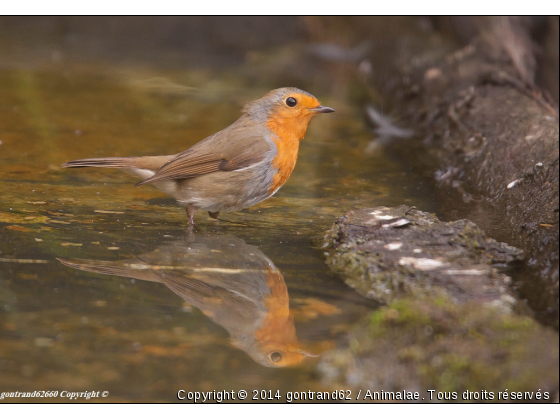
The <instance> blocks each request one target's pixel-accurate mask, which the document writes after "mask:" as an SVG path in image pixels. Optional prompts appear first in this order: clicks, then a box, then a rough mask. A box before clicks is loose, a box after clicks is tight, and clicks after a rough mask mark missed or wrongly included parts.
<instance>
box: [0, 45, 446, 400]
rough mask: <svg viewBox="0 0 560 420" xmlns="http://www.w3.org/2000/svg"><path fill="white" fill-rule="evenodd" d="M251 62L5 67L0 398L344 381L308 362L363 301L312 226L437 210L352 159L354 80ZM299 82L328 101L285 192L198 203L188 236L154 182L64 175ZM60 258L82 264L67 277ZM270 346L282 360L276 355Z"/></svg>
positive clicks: (0, 108)
mask: <svg viewBox="0 0 560 420" xmlns="http://www.w3.org/2000/svg"><path fill="white" fill-rule="evenodd" d="M4 58H5V57H4ZM251 60H252V59H251ZM251 60H248V62H245V64H243V65H240V66H238V67H232V68H228V69H226V70H223V69H222V70H208V69H206V70H200V69H196V68H190V67H182V68H180V69H178V67H173V66H171V67H169V66H166V67H164V66H161V67H158V66H157V65H154V64H153V63H152V65H150V66H141V65H129V64H123V63H117V64H115V63H114V62H109V63H100V62H96V63H95V64H92V63H91V62H79V61H78V62H73V63H67V62H66V63H64V65H61V64H60V63H58V62H56V63H55V64H47V65H44V64H41V65H37V64H36V63H35V64H34V63H33V62H32V60H31V62H27V63H24V64H22V63H21V62H19V61H17V60H16V61H13V62H9V63H8V64H6V63H7V62H6V61H5V62H4V64H5V65H4V66H2V67H1V68H0V92H1V94H0V141H1V143H0V192H1V195H0V304H1V306H2V308H3V310H2V311H0V328H2V329H1V331H0V388H1V390H2V391H8V390H10V391H11V390H20V391H33V390H59V391H62V390H69V391H85V390H90V391H105V390H106V391H109V397H108V399H109V400H110V401H177V399H176V394H177V391H178V390H179V389H184V390H191V391H195V390H196V391H212V390H223V389H225V390H231V389H233V390H236V391H237V390H240V389H245V390H247V391H248V392H249V393H250V395H251V391H252V390H280V391H281V392H282V395H285V392H286V391H288V390H291V391H296V390H297V391H303V390H308V389H312V390H330V391H332V390H333V389H336V388H338V387H340V386H341V385H340V384H336V383H327V382H324V381H323V382H320V381H319V379H318V378H319V376H318V374H317V371H316V369H315V366H316V363H317V361H318V360H320V357H321V353H322V352H324V351H325V350H327V349H329V348H332V347H333V346H334V343H335V342H336V340H337V337H338V336H339V335H340V334H341V333H344V332H345V331H347V330H348V329H349V328H350V327H351V325H352V324H353V323H355V322H356V321H357V320H359V319H360V318H361V317H362V316H363V315H364V314H366V313H367V312H368V311H370V310H371V309H372V308H375V304H374V303H372V302H371V301H369V300H366V299H364V298H361V297H360V296H359V295H357V293H356V292H354V291H353V290H351V289H350V288H348V287H347V286H345V285H344V283H343V282H342V281H341V280H340V278H338V277H337V276H336V275H335V274H333V273H331V271H330V270H329V269H328V267H327V266H326V265H325V263H324V258H323V255H322V253H323V251H322V250H321V249H320V248H319V241H320V237H321V235H322V233H323V232H324V230H325V229H327V228H329V227H330V226H331V225H332V223H333V221H334V220H335V218H336V217H337V216H339V215H341V214H343V213H344V212H346V211H348V210H350V209H352V208H358V207H367V206H379V205H384V206H393V205H399V204H402V203H406V204H409V205H416V206H417V207H418V208H421V209H422V210H424V211H434V210H435V209H436V208H435V204H434V203H433V202H432V201H430V197H431V196H432V194H431V193H430V190H429V187H428V186H426V185H425V184H424V183H423V181H422V180H421V179H419V178H417V177H415V176H414V175H412V174H411V173H409V172H408V171H407V168H405V167H403V166H402V165H401V164H400V163H399V162H397V161H395V160H394V159H393V158H392V157H391V156H388V155H385V154H384V153H383V150H381V149H378V150H376V151H374V152H373V153H370V154H368V153H366V152H365V150H366V148H367V146H368V144H369V142H370V141H371V139H372V135H371V133H370V131H369V129H368V128H367V126H366V124H365V123H364V121H363V117H362V111H361V110H360V108H359V107H358V106H357V105H355V101H353V100H352V78H351V76H348V75H345V74H343V75H342V76H340V75H339V76H337V77H338V79H337V83H336V85H335V86H331V84H329V83H324V82H323V81H321V80H322V79H321V75H320V74H318V73H317V69H316V68H315V70H314V68H313V66H311V67H310V69H311V70H310V71H309V73H306V74H303V75H302V74H300V73H298V74H297V75H295V76H294V73H289V72H288V74H290V76H289V77H286V76H285V74H282V73H281V72H277V73H267V76H266V77H265V78H262V79H258V80H256V79H255V78H254V73H255V72H258V71H260V70H259V69H261V70H262V71H266V69H267V68H270V66H271V63H275V61H274V60H277V61H279V62H281V63H284V62H285V61H286V60H288V61H290V60H292V61H293V58H286V56H285V54H284V53H282V51H280V52H279V53H277V54H276V55H275V56H272V58H271V57H265V58H263V59H262V60H261V61H258V60H257V62H256V63H255V62H254V60H253V61H251ZM55 61H56V60H55ZM278 74H282V75H278ZM295 82H297V84H298V87H301V88H303V89H306V90H309V91H310V92H312V93H313V94H314V95H315V96H317V98H319V99H320V100H321V102H322V103H323V104H324V105H328V106H332V107H334V108H335V109H336V110H337V112H336V113H335V114H328V115H321V116H318V117H317V118H315V120H314V121H313V122H312V123H311V125H310V127H309V130H308V133H307V136H306V138H305V140H304V141H303V142H302V144H301V148H300V154H299V160H298V163H297V165H296V168H295V171H294V173H293V174H292V176H291V178H290V179H289V181H288V182H287V183H286V184H285V186H284V187H283V188H282V189H280V191H279V192H278V193H277V194H276V195H275V196H274V197H272V198H270V199H268V200H266V201H264V202H262V203H260V204H258V205H256V206H254V207H252V208H250V209H246V210H243V211H240V212H236V213H231V214H227V215H224V219H227V220H229V221H230V222H231V223H230V222H225V221H221V222H217V221H214V220H212V219H209V218H208V217H207V216H206V215H205V214H204V213H202V212H199V214H198V215H197V216H196V219H195V220H196V223H197V228H196V229H195V230H194V232H191V233H189V232H188V229H187V227H188V225H187V220H186V217H185V213H184V209H182V208H180V207H179V206H177V205H176V204H175V203H174V200H172V199H170V198H168V197H167V196H165V195H164V194H163V193H161V192H159V191H158V190H156V189H155V188H153V187H151V186H143V187H140V188H133V187H132V186H133V185H134V183H135V182H136V181H137V180H136V179H135V178H134V177H132V176H130V175H128V174H125V173H123V172H120V171H117V170H98V169H78V170H63V169H61V168H60V165H61V164H62V163H63V162H65V161H68V160H72V159H77V158H86V157H101V156H131V155H152V154H153V155H155V154H170V153H177V152H180V151H182V150H184V149H186V148H188V147H189V146H191V145H193V144H195V143H196V142H198V141H200V140H201V139H203V138H204V137H206V136H208V135H210V134H212V133H214V132H216V131H218V130H220V129H222V128H224V127H225V126H227V125H228V124H230V123H232V122H233V121H234V120H235V119H236V118H237V117H238V116H239V115H240V114H239V113H240V109H241V107H242V106H243V104H245V103H246V102H248V101H250V100H252V99H255V98H257V97H259V96H261V95H262V94H264V93H266V92H267V91H268V90H270V89H272V88H276V87H280V86H283V85H291V84H296V83H295ZM57 259H63V260H65V261H67V263H68V261H73V262H74V264H76V263H78V264H80V263H81V264H83V263H84V262H83V261H82V262H79V261H77V259H82V260H83V259H86V260H90V261H89V262H88V265H87V266H81V268H82V269H81V270H80V269H76V268H72V267H68V266H66V265H63V264H62V263H61V262H60V261H59V260H57ZM107 267H112V269H110V270H109V271H107ZM115 267H118V268H115ZM96 270H97V271H100V270H101V271H103V270H105V272H108V273H109V274H99V273H92V272H91V271H96ZM111 270H112V271H111ZM119 270H120V271H119ZM115 274H119V275H115ZM147 280H152V281H147ZM193 282H194V283H193ZM248 285H253V286H251V287H249V286H248ZM284 285H285V286H284ZM247 287H249V289H251V290H252V291H251V290H248V289H247ZM250 293H255V295H254V296H253V295H251V296H252V299H250V300H251V301H252V302H253V303H254V304H255V307H254V308H251V309H250V308H249V307H247V308H246V310H242V309H243V308H244V306H243V305H244V303H240V302H239V299H237V298H238V297H239V296H240V295H244V296H245V297H247V296H249V295H250ZM249 297H250V296H249ZM236 299H237V300H236ZM242 302H243V301H242ZM288 302H289V314H288V313H286V309H287V304H288ZM236 317H238V318H236ZM239 317H241V318H239ZM263 319H264V320H267V321H266V322H264V321H263ZM267 326H268V327H267ZM267 328H268V329H267ZM275 352H280V353H282V359H281V360H282V362H281V363H276V362H274V361H272V362H271V354H272V353H275ZM305 354H307V355H308V356H305ZM302 355H303V357H301V356H302ZM273 358H274V359H277V355H275V357H273ZM274 364H291V366H290V367H284V368H280V369H275V368H271V367H270V366H271V365H274ZM57 401H59V399H57Z"/></svg>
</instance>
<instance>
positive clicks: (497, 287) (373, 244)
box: [324, 205, 523, 312]
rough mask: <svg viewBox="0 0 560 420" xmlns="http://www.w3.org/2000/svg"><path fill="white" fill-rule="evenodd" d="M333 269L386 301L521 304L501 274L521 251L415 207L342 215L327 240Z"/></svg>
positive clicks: (460, 222) (462, 222)
mask: <svg viewBox="0 0 560 420" xmlns="http://www.w3.org/2000/svg"><path fill="white" fill-rule="evenodd" d="M324 247H325V248H330V250H329V251H328V257H327V264H329V265H330V266H331V267H333V268H334V269H335V270H336V271H338V272H340V273H341V274H342V275H343V277H344V279H345V281H346V283H347V284H349V285H350V286H351V287H353V288H355V289H356V290H357V291H358V292H360V293H361V294H363V295H365V296H368V297H371V298H374V299H377V300H379V301H382V302H392V301H394V300H395V299H397V298H402V297H406V296H416V297H418V296H445V297H447V298H449V299H450V300H451V301H453V302H455V303H465V302H469V301H475V302H481V303H484V304H487V305H491V306H496V307H498V308H500V309H501V310H502V311H506V312H507V311H510V310H511V309H512V308H513V306H514V305H515V303H516V298H515V297H514V295H513V294H512V293H511V291H510V290H509V288H508V286H507V285H508V284H509V283H510V282H511V279H510V277H508V276H507V275H506V274H504V273H502V272H501V271H500V270H502V269H504V268H506V267H507V265H508V264H511V263H514V262H516V261H521V260H522V259H523V251H521V250H519V249H517V248H514V247H512V246H509V245H507V244H505V243H499V242H497V241H495V240H494V239H491V238H488V237H487V236H485V234H484V232H483V231H481V230H480V229H479V228H478V227H477V226H476V225H475V224H474V223H472V222H470V221H468V220H458V221H455V222H442V221H440V220H439V219H438V218H437V217H436V216H434V215H433V214H429V213H425V212H422V211H420V210H417V209H416V208H414V207H412V208H411V207H408V206H404V205H403V206H400V207H396V208H388V207H375V208H370V209H361V210H353V211H349V212H348V213H346V214H345V215H344V216H342V217H340V218H339V219H338V220H337V221H336V222H335V224H334V225H333V227H332V228H331V229H330V230H329V231H328V232H327V234H326V235H325V243H324Z"/></svg>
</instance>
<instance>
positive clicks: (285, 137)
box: [266, 115, 311, 194]
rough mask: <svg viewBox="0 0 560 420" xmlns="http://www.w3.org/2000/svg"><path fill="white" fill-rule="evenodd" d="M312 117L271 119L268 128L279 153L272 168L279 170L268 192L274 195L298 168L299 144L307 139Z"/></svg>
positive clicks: (273, 161)
mask: <svg viewBox="0 0 560 420" xmlns="http://www.w3.org/2000/svg"><path fill="white" fill-rule="evenodd" d="M310 119H311V116H309V117H308V116H307V115H306V116H305V117H303V118H300V119H298V120H296V121H290V122H289V123H286V121H285V120H284V119H283V118H281V116H278V117H276V118H274V117H273V118H270V119H269V121H268V123H267V124H266V126H267V127H268V129H269V130H270V131H271V132H272V133H273V138H272V140H273V141H274V143H275V144H276V148H277V149H278V153H277V154H276V156H275V158H274V159H273V160H272V167H273V168H274V169H276V170H277V172H276V173H275V174H274V176H273V178H272V184H271V185H270V187H269V189H268V192H269V194H274V193H275V192H276V191H277V190H278V188H280V187H281V186H282V185H284V183H285V182H286V181H287V180H288V178H289V177H290V175H291V173H292V171H293V170H294V167H295V166H296V162H297V156H298V150H299V142H300V141H301V140H302V139H303V137H305V132H306V131H307V126H308V124H309V120H310Z"/></svg>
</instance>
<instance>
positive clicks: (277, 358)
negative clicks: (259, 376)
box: [270, 99, 295, 362]
mask: <svg viewBox="0 0 560 420" xmlns="http://www.w3.org/2000/svg"><path fill="white" fill-rule="evenodd" d="M294 100H295V99H294ZM286 102H287V101H286ZM270 360H272V361H273V362H279V361H280V360H282V354H281V353H278V352H277V351H275V352H274V353H271V354H270Z"/></svg>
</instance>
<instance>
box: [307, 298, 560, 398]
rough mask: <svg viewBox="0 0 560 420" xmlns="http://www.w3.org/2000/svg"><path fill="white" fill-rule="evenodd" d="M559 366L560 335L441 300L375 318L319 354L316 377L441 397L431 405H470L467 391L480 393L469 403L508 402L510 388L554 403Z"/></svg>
mask: <svg viewBox="0 0 560 420" xmlns="http://www.w3.org/2000/svg"><path fill="white" fill-rule="evenodd" d="M558 366H559V357H558V335H557V333H556V332H554V331H552V330H551V329H549V328H545V327H542V326H540V325H539V324H538V323H537V322H535V321H533V320H532V319H530V318H528V317H525V316H517V315H508V314H503V313H501V312H500V311H499V310H497V309H496V308H488V307H487V306H486V305H484V304H481V303H477V302H470V303H467V304H465V305H455V304H454V303H452V302H451V301H450V300H449V299H447V298H441V297H439V298H422V299H416V298H414V299H412V298H406V299H401V300H399V301H397V302H394V303H392V304H391V305H389V306H387V307H385V308H382V309H380V310H378V311H376V312H374V313H373V314H372V315H371V316H370V317H368V318H366V319H365V320H364V321H363V322H362V323H361V324H359V325H358V326H356V327H355V328H354V330H353V331H352V332H351V333H349V334H348V335H347V336H346V337H345V338H344V339H343V340H340V341H339V343H338V345H337V349H335V350H332V351H330V352H327V353H325V354H323V355H322V357H321V360H320V362H319V365H318V371H319V375H320V377H321V378H322V380H323V381H328V382H336V383H346V384H351V385H353V386H356V387H360V388H361V389H364V390H365V389H370V390H375V391H381V390H385V391H398V390H400V391H402V390H403V389H406V390H407V391H412V392H419V395H420V400H422V398H425V401H430V393H429V392H428V390H429V389H431V390H435V391H436V392H435V393H434V394H433V400H432V401H438V400H439V399H438V398H437V392H446V393H447V394H451V393H452V392H455V393H456V398H450V400H455V401H467V399H464V398H463V392H465V391H476V392H478V397H476V398H475V395H474V394H473V395H472V396H470V398H469V399H468V400H470V401H483V400H489V401H495V402H498V401H509V400H510V399H509V398H508V400H504V399H503V394H502V397H501V398H500V395H499V392H502V393H503V392H504V391H506V388H507V391H508V393H509V392H512V391H514V392H522V393H523V401H524V402H530V401H531V402H539V401H540V402H546V401H548V402H552V401H553V400H555V399H556V398H557V395H558ZM483 391H487V392H488V393H487V394H486V397H483ZM525 392H528V394H527V395H526V394H525ZM537 392H540V399H537V398H536V395H537V394H536V393H537ZM545 392H546V393H548V394H544V393H545ZM490 393H493V394H490ZM448 396H449V395H448ZM451 397H452V395H451ZM545 398H546V399H545ZM443 400H447V398H445V397H444V398H442V399H441V400H439V401H443Z"/></svg>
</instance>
